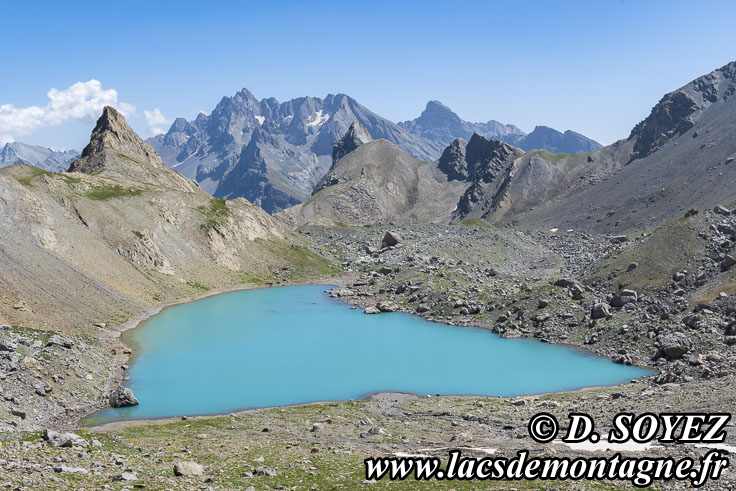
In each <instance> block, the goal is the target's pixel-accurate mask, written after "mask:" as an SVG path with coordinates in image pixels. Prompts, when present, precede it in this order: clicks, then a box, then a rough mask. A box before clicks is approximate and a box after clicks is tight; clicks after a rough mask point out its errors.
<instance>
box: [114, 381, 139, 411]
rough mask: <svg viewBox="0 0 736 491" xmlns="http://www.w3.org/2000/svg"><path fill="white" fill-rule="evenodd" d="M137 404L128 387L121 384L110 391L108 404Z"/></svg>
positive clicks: (115, 405) (123, 405) (125, 405)
mask: <svg viewBox="0 0 736 491" xmlns="http://www.w3.org/2000/svg"><path fill="white" fill-rule="evenodd" d="M138 404H139V403H138V399H136V397H135V395H133V391H132V390H130V389H129V388H128V387H123V386H122V385H121V386H120V387H118V388H117V389H115V390H113V391H112V392H111V393H110V406H112V407H127V406H137V405H138Z"/></svg>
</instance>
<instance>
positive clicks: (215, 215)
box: [196, 198, 230, 228]
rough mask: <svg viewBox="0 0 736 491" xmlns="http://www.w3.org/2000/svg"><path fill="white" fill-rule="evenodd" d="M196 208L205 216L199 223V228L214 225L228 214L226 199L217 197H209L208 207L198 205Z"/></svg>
mask: <svg viewBox="0 0 736 491" xmlns="http://www.w3.org/2000/svg"><path fill="white" fill-rule="evenodd" d="M196 210H197V211H198V212H200V213H201V214H202V215H204V217H205V221H204V223H201V224H200V225H199V228H208V227H214V226H216V225H217V224H219V223H220V221H221V220H222V219H223V218H225V217H227V216H228V215H229V214H230V210H228V209H227V201H226V200H224V199H218V198H212V199H210V203H209V207H208V206H205V205H200V206H198V207H197V208H196Z"/></svg>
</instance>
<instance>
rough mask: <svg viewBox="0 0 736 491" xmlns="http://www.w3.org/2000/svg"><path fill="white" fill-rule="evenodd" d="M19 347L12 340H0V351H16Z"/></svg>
mask: <svg viewBox="0 0 736 491" xmlns="http://www.w3.org/2000/svg"><path fill="white" fill-rule="evenodd" d="M16 349H18V345H17V344H16V343H14V342H13V341H11V340H10V339H0V351H15V350H16Z"/></svg>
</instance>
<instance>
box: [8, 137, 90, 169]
mask: <svg viewBox="0 0 736 491" xmlns="http://www.w3.org/2000/svg"><path fill="white" fill-rule="evenodd" d="M78 157H79V152H78V151H76V150H66V151H57V150H52V149H50V148H45V147H38V146H35V145H28V144H26V143H21V142H10V143H6V144H5V146H3V148H2V149H0V167H3V166H6V165H12V164H27V165H32V166H34V167H38V168H39V169H44V170H47V171H49V172H61V171H65V170H66V169H67V168H68V167H69V163H70V162H71V161H72V160H74V159H76V158H78Z"/></svg>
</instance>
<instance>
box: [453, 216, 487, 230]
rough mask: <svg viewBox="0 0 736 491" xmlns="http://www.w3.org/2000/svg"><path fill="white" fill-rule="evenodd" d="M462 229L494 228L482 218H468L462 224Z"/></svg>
mask: <svg viewBox="0 0 736 491" xmlns="http://www.w3.org/2000/svg"><path fill="white" fill-rule="evenodd" d="M460 226H461V227H466V228H471V227H477V228H493V225H491V224H490V223H488V222H486V221H485V220H483V219H482V218H466V219H465V220H463V221H461V222H460Z"/></svg>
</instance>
